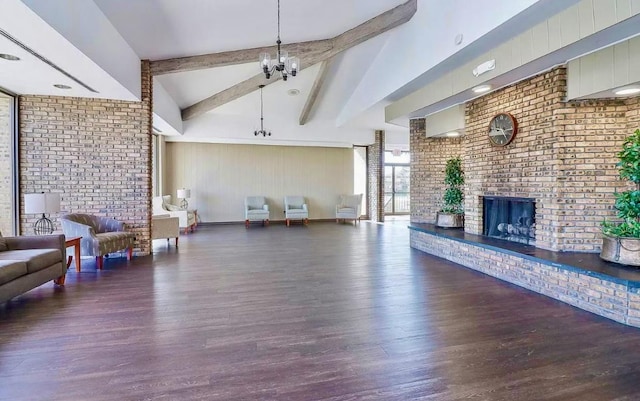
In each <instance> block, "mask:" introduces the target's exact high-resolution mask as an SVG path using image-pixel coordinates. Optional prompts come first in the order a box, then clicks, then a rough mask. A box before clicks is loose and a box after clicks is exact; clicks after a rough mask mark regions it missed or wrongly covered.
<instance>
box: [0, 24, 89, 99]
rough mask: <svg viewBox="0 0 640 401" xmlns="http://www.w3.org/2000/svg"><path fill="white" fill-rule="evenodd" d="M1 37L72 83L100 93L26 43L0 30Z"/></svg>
mask: <svg viewBox="0 0 640 401" xmlns="http://www.w3.org/2000/svg"><path fill="white" fill-rule="evenodd" d="M0 35H2V36H4V37H5V38H7V39H9V40H10V41H11V42H13V43H14V44H16V45H17V46H19V47H20V48H21V49H23V50H25V51H26V52H28V53H29V54H31V55H32V56H34V57H36V58H38V59H39V60H40V61H42V62H43V63H45V64H47V65H48V66H50V67H51V68H53V69H54V70H56V71H58V72H60V73H61V74H63V75H64V76H65V77H67V78H69V79H71V80H72V81H74V82H76V83H77V84H78V85H81V86H82V87H84V88H85V89H87V90H88V91H91V92H93V93H99V92H98V91H97V90H95V89H93V88H92V87H90V86H89V85H87V84H85V83H84V82H82V81H81V80H79V79H78V78H76V77H74V76H73V75H71V74H69V73H68V72H66V71H65V70H63V69H62V68H60V67H58V66H57V65H56V64H54V63H53V62H52V61H51V60H49V59H47V58H46V57H43V56H42V55H40V54H38V53H36V52H35V50H33V49H31V48H30V47H29V46H27V45H25V44H24V43H22V42H20V41H19V40H18V39H16V38H14V37H13V36H11V35H9V34H8V33H7V32H6V31H4V30H2V29H0Z"/></svg>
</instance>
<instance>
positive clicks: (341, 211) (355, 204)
mask: <svg viewBox="0 0 640 401" xmlns="http://www.w3.org/2000/svg"><path fill="white" fill-rule="evenodd" d="M361 205H362V194H356V195H341V196H340V200H339V201H338V204H337V205H336V222H338V223H339V222H340V219H342V221H346V220H353V224H357V222H358V221H360V215H361V214H362V212H361V208H362V206H361Z"/></svg>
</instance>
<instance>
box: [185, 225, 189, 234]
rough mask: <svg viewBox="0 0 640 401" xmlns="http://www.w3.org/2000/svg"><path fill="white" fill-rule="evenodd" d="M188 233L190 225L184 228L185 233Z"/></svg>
mask: <svg viewBox="0 0 640 401" xmlns="http://www.w3.org/2000/svg"><path fill="white" fill-rule="evenodd" d="M187 234H189V227H185V228H184V235H187Z"/></svg>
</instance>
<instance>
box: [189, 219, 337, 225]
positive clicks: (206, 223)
mask: <svg viewBox="0 0 640 401" xmlns="http://www.w3.org/2000/svg"><path fill="white" fill-rule="evenodd" d="M292 221H293V222H299V221H300V220H292ZM335 221H336V219H309V223H328V222H335ZM252 224H259V222H257V221H254V222H252ZM269 224H270V225H271V224H286V221H285V220H269ZM234 225H244V220H241V221H213V222H212V221H208V222H198V226H203V227H207V226H234Z"/></svg>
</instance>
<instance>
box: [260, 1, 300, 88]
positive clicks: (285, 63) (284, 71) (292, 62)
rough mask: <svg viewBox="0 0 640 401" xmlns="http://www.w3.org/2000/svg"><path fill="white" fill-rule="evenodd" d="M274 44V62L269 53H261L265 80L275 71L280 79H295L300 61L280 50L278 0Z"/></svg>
mask: <svg viewBox="0 0 640 401" xmlns="http://www.w3.org/2000/svg"><path fill="white" fill-rule="evenodd" d="M276 44H277V53H276V58H275V60H272V59H271V55H270V54H269V53H261V54H260V68H261V69H262V72H264V76H265V77H266V78H267V79H270V78H271V76H272V75H273V74H274V73H275V71H279V72H280V76H282V79H283V80H285V81H286V80H287V77H288V76H289V75H291V76H293V77H295V76H296V75H297V74H298V71H300V59H299V58H298V57H289V53H287V52H286V51H283V50H281V49H280V45H281V44H282V41H280V0H278V40H276Z"/></svg>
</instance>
